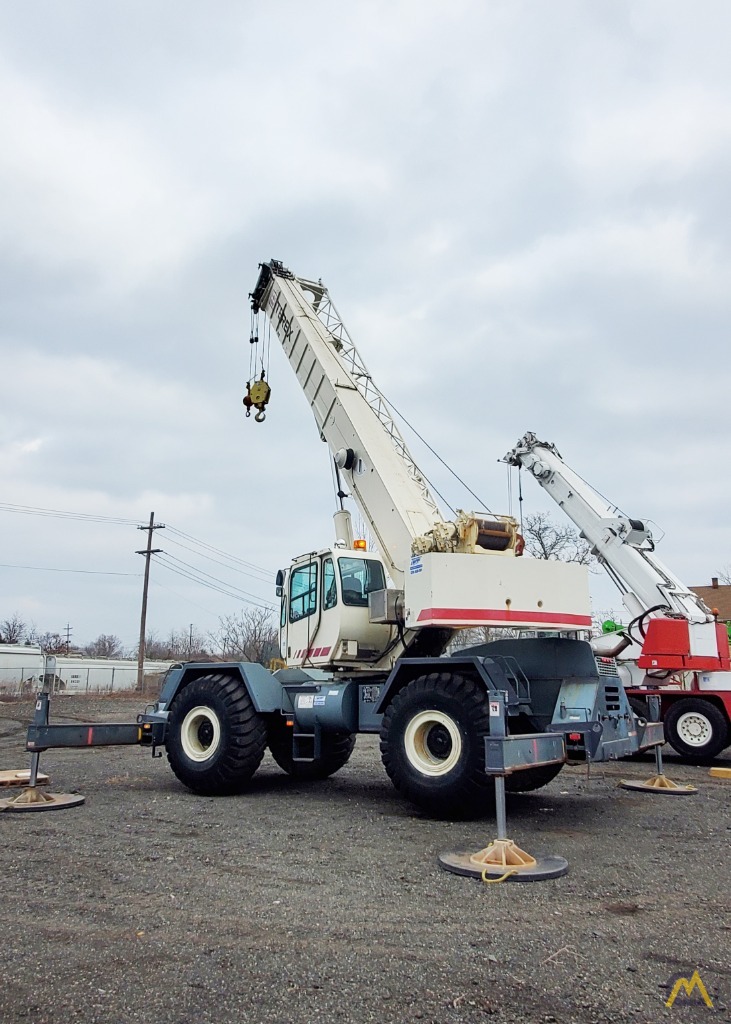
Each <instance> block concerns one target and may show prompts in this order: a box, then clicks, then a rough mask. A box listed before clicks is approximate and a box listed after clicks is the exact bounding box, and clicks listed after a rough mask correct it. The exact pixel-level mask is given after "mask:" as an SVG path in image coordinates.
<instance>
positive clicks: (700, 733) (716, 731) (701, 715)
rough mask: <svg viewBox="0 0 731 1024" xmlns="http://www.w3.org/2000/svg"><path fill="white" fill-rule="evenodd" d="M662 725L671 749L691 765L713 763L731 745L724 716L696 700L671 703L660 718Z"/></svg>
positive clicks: (693, 698) (706, 703) (705, 703)
mask: <svg viewBox="0 0 731 1024" xmlns="http://www.w3.org/2000/svg"><path fill="white" fill-rule="evenodd" d="M663 725H664V727H665V738H666V739H667V741H668V743H669V744H670V746H671V747H672V748H673V749H674V750H676V751H677V752H678V753H679V754H680V755H681V756H682V757H684V758H688V759H689V760H692V761H712V760H713V758H714V757H716V755H717V754H720V753H721V751H722V750H725V749H726V747H727V746H728V745H729V743H731V735H730V734H729V725H728V722H727V720H726V716H725V715H724V713H723V712H722V711H721V710H720V709H719V708H717V707H716V705H715V704H711V702H710V701H707V700H700V699H698V698H697V697H689V698H686V699H684V700H678V701H675V702H674V703H672V704H671V705H670V707H669V708H668V710H667V711H666V712H665V715H664V716H663Z"/></svg>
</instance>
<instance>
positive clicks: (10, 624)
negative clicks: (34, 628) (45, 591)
mask: <svg viewBox="0 0 731 1024" xmlns="http://www.w3.org/2000/svg"><path fill="white" fill-rule="evenodd" d="M27 632H28V624H27V623H26V622H24V621H23V619H21V617H20V615H19V614H18V612H13V614H12V616H11V618H9V619H4V620H3V621H2V622H0V643H1V644H20V643H22V642H23V640H25V636H26V633H27Z"/></svg>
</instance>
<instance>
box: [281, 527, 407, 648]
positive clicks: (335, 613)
mask: <svg viewBox="0 0 731 1024" xmlns="http://www.w3.org/2000/svg"><path fill="white" fill-rule="evenodd" d="M385 589H386V573H385V569H384V566H383V562H382V561H381V559H380V558H379V557H378V555H377V554H375V553H374V552H368V551H364V550H359V549H355V548H346V549H344V548H342V547H339V548H338V547H336V548H326V549H324V550H323V551H318V552H316V553H314V554H307V555H301V556H300V557H299V558H296V559H295V560H294V561H293V563H292V565H291V566H290V568H289V569H287V570H284V571H280V572H279V573H278V574H277V594H278V595H279V597H280V598H281V610H280V620H279V646H280V650H281V652H282V657H283V658H284V660H285V661H286V662H287V665H288V666H290V667H293V666H300V667H306V666H308V665H311V666H315V667H324V666H334V667H337V666H338V665H343V666H345V665H347V666H348V667H349V668H353V667H354V665H355V666H357V664H358V663H362V664H363V665H364V667H365V666H368V665H371V664H373V662H375V661H377V660H378V659H379V658H380V657H381V656H382V654H383V653H384V651H385V649H386V648H387V647H388V645H389V644H390V642H391V640H392V639H393V637H394V635H395V631H394V627H393V626H392V625H387V624H384V623H383V622H380V623H374V622H371V618H370V613H369V607H368V598H369V594H374V593H376V592H378V591H383V590H385Z"/></svg>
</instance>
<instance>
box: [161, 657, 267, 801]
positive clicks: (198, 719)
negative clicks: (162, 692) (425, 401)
mask: <svg viewBox="0 0 731 1024" xmlns="http://www.w3.org/2000/svg"><path fill="white" fill-rule="evenodd" d="M266 743H267V733H266V725H265V724H264V720H263V719H262V718H261V716H260V715H258V714H257V712H256V711H255V710H254V705H253V704H252V702H251V698H250V697H249V694H248V693H247V691H246V687H245V686H244V684H243V683H242V682H241V680H240V679H235V678H233V677H232V676H226V675H210V676H201V677H200V678H198V679H194V680H193V682H192V683H189V684H188V685H187V686H186V687H185V688H184V689H183V690H181V691H180V692H179V693H178V694H177V696H176V697H175V698H174V700H173V703H172V705H171V707H170V717H169V719H168V728H167V738H166V741H165V745H166V747H167V755H168V761H169V762H170V767H171V768H172V770H173V771H174V772H175V774H176V775H177V777H178V778H179V779H180V781H181V782H182V783H183V785H184V786H187V787H188V789H192V790H193V792H194V793H200V794H202V795H203V796H225V795H228V794H231V793H240V792H241V791H242V790H243V789H245V788H246V785H247V783H248V782H249V780H250V779H251V777H252V775H253V774H254V772H255V771H256V769H257V768H258V767H259V764H260V762H261V759H262V757H263V756H264V750H265V749H266Z"/></svg>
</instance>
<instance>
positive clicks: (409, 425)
mask: <svg viewBox="0 0 731 1024" xmlns="http://www.w3.org/2000/svg"><path fill="white" fill-rule="evenodd" d="M388 404H389V405H390V406H391V408H392V409H393V411H394V412H395V413H396V415H397V416H398V418H399V419H400V420H403V422H404V423H405V424H406V426H407V427H408V428H409V430H411V431H413V433H414V434H416V436H417V437H418V438H419V440H420V441H421V443H422V444H423V445H426V447H427V448H428V449H429V451H430V452H431V453H432V455H433V456H434V458H435V459H437V460H438V461H439V462H441V464H442V465H443V466H444V468H445V469H446V470H447V471H448V472H450V473H451V474H452V476H453V477H454V479H455V480H457V481H458V483H460V484H461V485H462V486H463V487H464V489H465V490H466V491H467V492H468V493H469V494H471V495H472V497H473V498H474V499H475V501H477V502H478V503H479V505H480V506H481V509H484V510H485V512H489V513H490V515H495V513H494V512H493V511H492V509H491V508H489V506H488V505H487V504H486V503H485V502H484V501H483V500H482V498H480V496H479V495H478V494H475V492H474V491H473V490H472V488H471V487H468V486H467V484H466V483H465V482H464V480H463V479H462V478H461V477H460V476H459V475H458V474H457V473H455V471H454V470H453V469H452V467H451V466H450V465H449V464H448V463H447V462H445V461H444V459H443V458H442V457H441V455H440V454H439V453H438V452H436V451H435V450H434V449H433V448H432V446H431V445H430V444H429V442H428V441H427V440H425V438H423V437H422V436H421V434H420V433H419V431H418V430H417V429H416V427H414V426H412V425H411V424H410V423H409V421H408V420H407V419H406V417H405V416H404V414H403V413H402V412H399V410H398V409H397V408H396V406H395V405H394V404H393V402H392V401H391V400H390V399H388ZM437 493H439V492H437ZM442 501H444V499H443V498H442Z"/></svg>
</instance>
